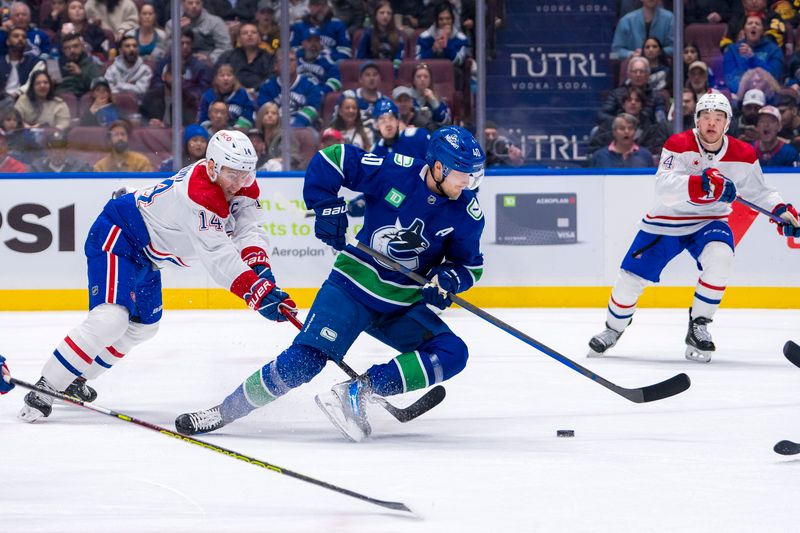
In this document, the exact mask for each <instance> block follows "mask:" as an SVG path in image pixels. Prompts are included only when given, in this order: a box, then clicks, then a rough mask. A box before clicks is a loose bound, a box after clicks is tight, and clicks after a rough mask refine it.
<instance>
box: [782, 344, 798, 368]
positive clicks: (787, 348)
mask: <svg viewBox="0 0 800 533" xmlns="http://www.w3.org/2000/svg"><path fill="white" fill-rule="evenodd" d="M783 355H785V356H786V359H788V360H789V361H791V362H792V364H793V365H794V366H800V346H798V345H797V343H795V342H793V341H786V344H784V345H783Z"/></svg>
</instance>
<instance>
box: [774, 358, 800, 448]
mask: <svg viewBox="0 0 800 533" xmlns="http://www.w3.org/2000/svg"><path fill="white" fill-rule="evenodd" d="M795 346H796V345H795ZM772 449H773V450H775V453H779V454H781V455H797V454H798V453H800V444H797V443H796V442H792V441H790V440H782V441H780V442H779V443H777V444H776V445H775V447H774V448H772Z"/></svg>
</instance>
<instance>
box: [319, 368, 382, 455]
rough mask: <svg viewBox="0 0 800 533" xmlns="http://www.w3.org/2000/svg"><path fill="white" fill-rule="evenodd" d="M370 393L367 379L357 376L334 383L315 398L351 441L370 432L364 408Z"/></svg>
mask: <svg viewBox="0 0 800 533" xmlns="http://www.w3.org/2000/svg"><path fill="white" fill-rule="evenodd" d="M371 395H372V387H371V386H370V383H369V379H368V378H365V377H358V378H355V379H351V380H350V381H345V382H344V383H339V384H338V385H334V386H333V387H331V390H330V392H326V393H324V394H319V395H317V396H316V398H315V400H316V401H317V405H319V408H320V409H322V412H324V413H325V415H326V416H327V417H328V418H329V419H330V421H331V422H332V423H333V425H334V426H336V427H337V428H338V429H339V431H341V432H342V435H344V436H345V437H346V438H347V439H348V440H351V441H353V442H360V441H362V440H364V439H365V438H367V437H369V435H370V433H372V428H371V427H370V425H369V421H368V420H367V409H366V407H367V400H368V399H369V397H370V396H371Z"/></svg>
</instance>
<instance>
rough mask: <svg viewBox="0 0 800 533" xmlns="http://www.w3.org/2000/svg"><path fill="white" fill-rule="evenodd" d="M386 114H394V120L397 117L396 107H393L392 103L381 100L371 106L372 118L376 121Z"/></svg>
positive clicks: (384, 99)
mask: <svg viewBox="0 0 800 533" xmlns="http://www.w3.org/2000/svg"><path fill="white" fill-rule="evenodd" d="M386 113H394V116H395V118H397V115H399V112H398V111H397V106H396V105H394V102H392V101H391V100H389V99H388V98H381V99H380V100H378V101H377V102H375V104H374V105H373V106H372V117H373V118H374V119H376V120H377V119H379V118H381V116H383V115H385V114H386Z"/></svg>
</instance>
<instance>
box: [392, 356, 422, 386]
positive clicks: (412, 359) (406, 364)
mask: <svg viewBox="0 0 800 533" xmlns="http://www.w3.org/2000/svg"><path fill="white" fill-rule="evenodd" d="M394 362H395V363H396V364H397V368H399V369H400V377H401V378H402V380H403V392H409V391H412V390H417V389H424V388H425V387H427V386H428V374H427V373H426V372H425V367H423V366H422V360H421V359H420V356H419V353H418V352H408V353H403V354H400V355H398V356H397V357H395V358H394Z"/></svg>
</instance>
